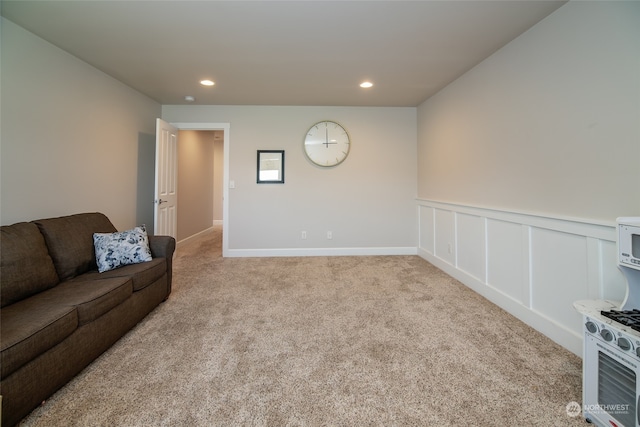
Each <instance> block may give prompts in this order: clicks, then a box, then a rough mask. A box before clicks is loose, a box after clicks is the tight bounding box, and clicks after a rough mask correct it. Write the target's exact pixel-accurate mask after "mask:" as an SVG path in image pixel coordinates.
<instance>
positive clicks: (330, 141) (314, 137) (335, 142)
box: [304, 121, 351, 167]
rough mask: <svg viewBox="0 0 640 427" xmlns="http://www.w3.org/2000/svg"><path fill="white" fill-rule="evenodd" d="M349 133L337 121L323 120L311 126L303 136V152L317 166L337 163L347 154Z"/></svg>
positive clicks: (349, 145) (349, 144)
mask: <svg viewBox="0 0 640 427" xmlns="http://www.w3.org/2000/svg"><path fill="white" fill-rule="evenodd" d="M350 148H351V141H350V140H349V134H348V133H347V131H346V130H345V129H344V128H343V127H342V126H341V125H339V124H338V123H336V122H332V121H323V122H319V123H316V124H315V125H313V126H311V128H310V129H309V130H308V131H307V136H306V137H305V138H304V152H305V154H306V155H307V157H308V158H309V160H311V161H312V162H313V163H315V164H316V165H318V166H324V167H330V166H336V165H339V164H340V163H342V162H343V161H344V159H346V158H347V155H349V149H350Z"/></svg>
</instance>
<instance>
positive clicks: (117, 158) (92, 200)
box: [0, 18, 161, 229]
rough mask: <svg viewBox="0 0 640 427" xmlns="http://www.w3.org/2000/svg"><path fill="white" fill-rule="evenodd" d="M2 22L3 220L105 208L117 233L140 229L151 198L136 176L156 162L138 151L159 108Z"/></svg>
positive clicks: (143, 146) (149, 141)
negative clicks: (135, 228) (130, 228)
mask: <svg viewBox="0 0 640 427" xmlns="http://www.w3.org/2000/svg"><path fill="white" fill-rule="evenodd" d="M1 25H2V27H1V31H2V40H1V43H2V51H1V54H2V58H1V59H2V76H1V86H2V100H1V102H2V106H1V107H2V129H1V131H0V132H1V133H0V138H1V146H0V150H1V158H2V159H1V171H0V185H1V191H0V192H1V196H0V197H1V199H0V200H1V203H0V221H1V223H2V224H12V223H14V222H18V221H27V220H33V219H38V218H46V217H52V216H58V215H65V214H72V213H78V212H86V211H92V212H93V211H101V212H104V213H105V214H106V215H107V216H108V217H109V218H110V219H111V221H112V222H113V223H114V225H115V226H116V227H117V228H119V229H124V228H129V227H132V226H134V225H136V223H137V222H138V221H139V220H141V219H143V218H145V217H146V216H147V215H148V209H146V204H145V202H148V203H149V204H151V203H152V202H153V188H151V193H150V194H146V192H147V191H148V179H147V177H139V176H138V171H139V170H148V167H147V166H146V165H147V164H148V163H149V161H150V162H151V163H153V161H154V160H153V158H151V159H146V158H139V156H138V154H139V153H146V152H148V150H146V147H147V146H148V144H154V142H153V141H154V136H153V135H154V134H155V118H156V117H159V116H160V113H161V108H160V105H159V104H158V103H156V102H154V101H152V100H151V99H149V98H147V97H145V96H143V95H141V94H140V93H138V92H136V91H134V90H132V89H131V88H129V87H128V86H125V85H123V84H122V83H120V82H118V81H116V80H114V79H112V78H111V77H109V76H107V75H105V74H104V73H102V72H100V71H98V70H96V69H95V68H93V67H91V66H90V65H88V64H86V63H85V62H82V61H80V60H78V59H77V58H75V57H73V56H71V55H69V54H67V53H66V52H64V51H62V50H60V49H58V48H57V47H55V46H53V45H51V44H49V43H47V42H45V41H44V40H42V39H40V38H38V37H37V36H35V35H33V34H31V33H29V32H27V31H25V30H24V29H22V28H20V27H18V26H16V25H15V24H13V23H12V22H10V21H7V20H5V19H4V18H3V19H2V21H1ZM141 180H142V181H141ZM142 193H144V194H142Z"/></svg>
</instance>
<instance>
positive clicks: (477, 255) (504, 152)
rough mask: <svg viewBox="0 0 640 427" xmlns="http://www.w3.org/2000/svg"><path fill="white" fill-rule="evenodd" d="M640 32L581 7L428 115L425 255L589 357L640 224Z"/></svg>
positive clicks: (551, 21)
mask: <svg viewBox="0 0 640 427" xmlns="http://www.w3.org/2000/svg"><path fill="white" fill-rule="evenodd" d="M638 22H640V3H637V2H573V1H572V2H569V3H567V4H566V5H564V6H563V7H561V8H560V9H558V10H557V11H556V12H554V13H553V14H552V15H550V16H549V17H547V18H546V19H545V20H543V21H542V22H540V23H539V24H537V25H536V26H534V27H533V28H532V29H530V30H529V31H528V32H526V33H524V34H523V35H521V36H520V37H519V38H517V39H516V40H514V41H513V42H512V43H510V44H509V45H507V46H506V47H504V48H503V49H501V50H500V51H498V52H497V53H496V54H494V55H493V56H491V57H490V58H488V59H487V60H485V61H484V62H483V63H481V64H480V65H478V66H477V67H475V68H474V69H472V70H471V71H469V72H468V73H466V74H465V75H464V76H462V77H461V78H459V79H458V80H456V81H455V82H454V83H452V84H451V85H449V86H448V87H447V88H445V89H444V90H442V91H441V92H440V93H438V94H437V95H436V96H434V97H433V98H431V99H429V100H428V101H426V102H425V103H424V104H422V105H421V106H420V107H419V109H418V157H419V160H418V161H419V168H418V177H419V178H418V194H419V201H418V217H419V227H420V242H419V253H420V255H421V256H422V257H424V258H425V259H427V260H429V261H431V262H433V263H434V264H436V265H438V266H440V267H441V268H443V269H444V270H445V271H447V272H448V273H450V274H451V275H453V276H455V277H457V278H458V279H460V280H461V281H463V282H464V283H465V284H467V285H468V286H470V287H471V288H473V289H475V290H477V291H478V292H480V293H481V294H483V295H485V296H486V297H487V298H489V299H490V300H492V301H494V302H496V303H497V304H498V305H500V306H501V307H503V308H505V309H506V310H508V311H509V312H511V313H513V314H515V315H516V316H517V317H519V318H520V319H522V320H524V321H525V322H527V323H528V324H530V325H531V326H533V327H534V328H536V329H538V330H541V331H542V332H543V333H545V334H546V335H548V336H550V337H551V338H553V339H554V340H556V341H557V342H558V343H560V344H561V345H564V346H565V347H567V348H569V349H570V350H572V351H574V352H575V353H576V354H580V352H581V318H580V315H579V314H578V313H577V312H576V311H575V310H574V309H573V306H572V303H573V302H574V301H576V300H580V299H605V298H608V299H615V300H622V299H623V298H624V292H625V289H626V287H625V282H624V279H623V277H622V275H621V274H620V273H619V272H618V270H617V269H616V265H615V263H616V261H615V232H614V225H615V222H614V221H615V218H616V217H617V216H634V215H640V191H639V190H638V184H639V183H640V125H639V123H640V78H639V76H640V25H638Z"/></svg>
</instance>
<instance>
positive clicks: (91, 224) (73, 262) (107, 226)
mask: <svg viewBox="0 0 640 427" xmlns="http://www.w3.org/2000/svg"><path fill="white" fill-rule="evenodd" d="M34 223H35V224H36V225H37V226H38V228H39V229H40V232H41V233H42V235H43V236H44V240H45V241H46V242H47V247H48V248H49V254H50V255H51V258H52V259H53V264H54V265H55V267H56V271H57V272H58V276H59V277H60V280H61V281H64V280H68V279H71V278H73V277H76V276H78V275H80V274H83V273H86V272H87V271H89V270H94V269H95V268H97V267H96V254H95V250H94V247H93V233H113V232H115V231H117V230H116V228H115V227H114V226H113V224H112V223H111V221H109V218H107V217H106V216H105V215H104V214H101V213H81V214H76V215H69V216H63V217H59V218H49V219H40V220H37V221H34Z"/></svg>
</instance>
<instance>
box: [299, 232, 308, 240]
mask: <svg viewBox="0 0 640 427" xmlns="http://www.w3.org/2000/svg"><path fill="white" fill-rule="evenodd" d="M300 238H301V239H302V240H307V232H306V231H303V232H302V233H301V234H300Z"/></svg>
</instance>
